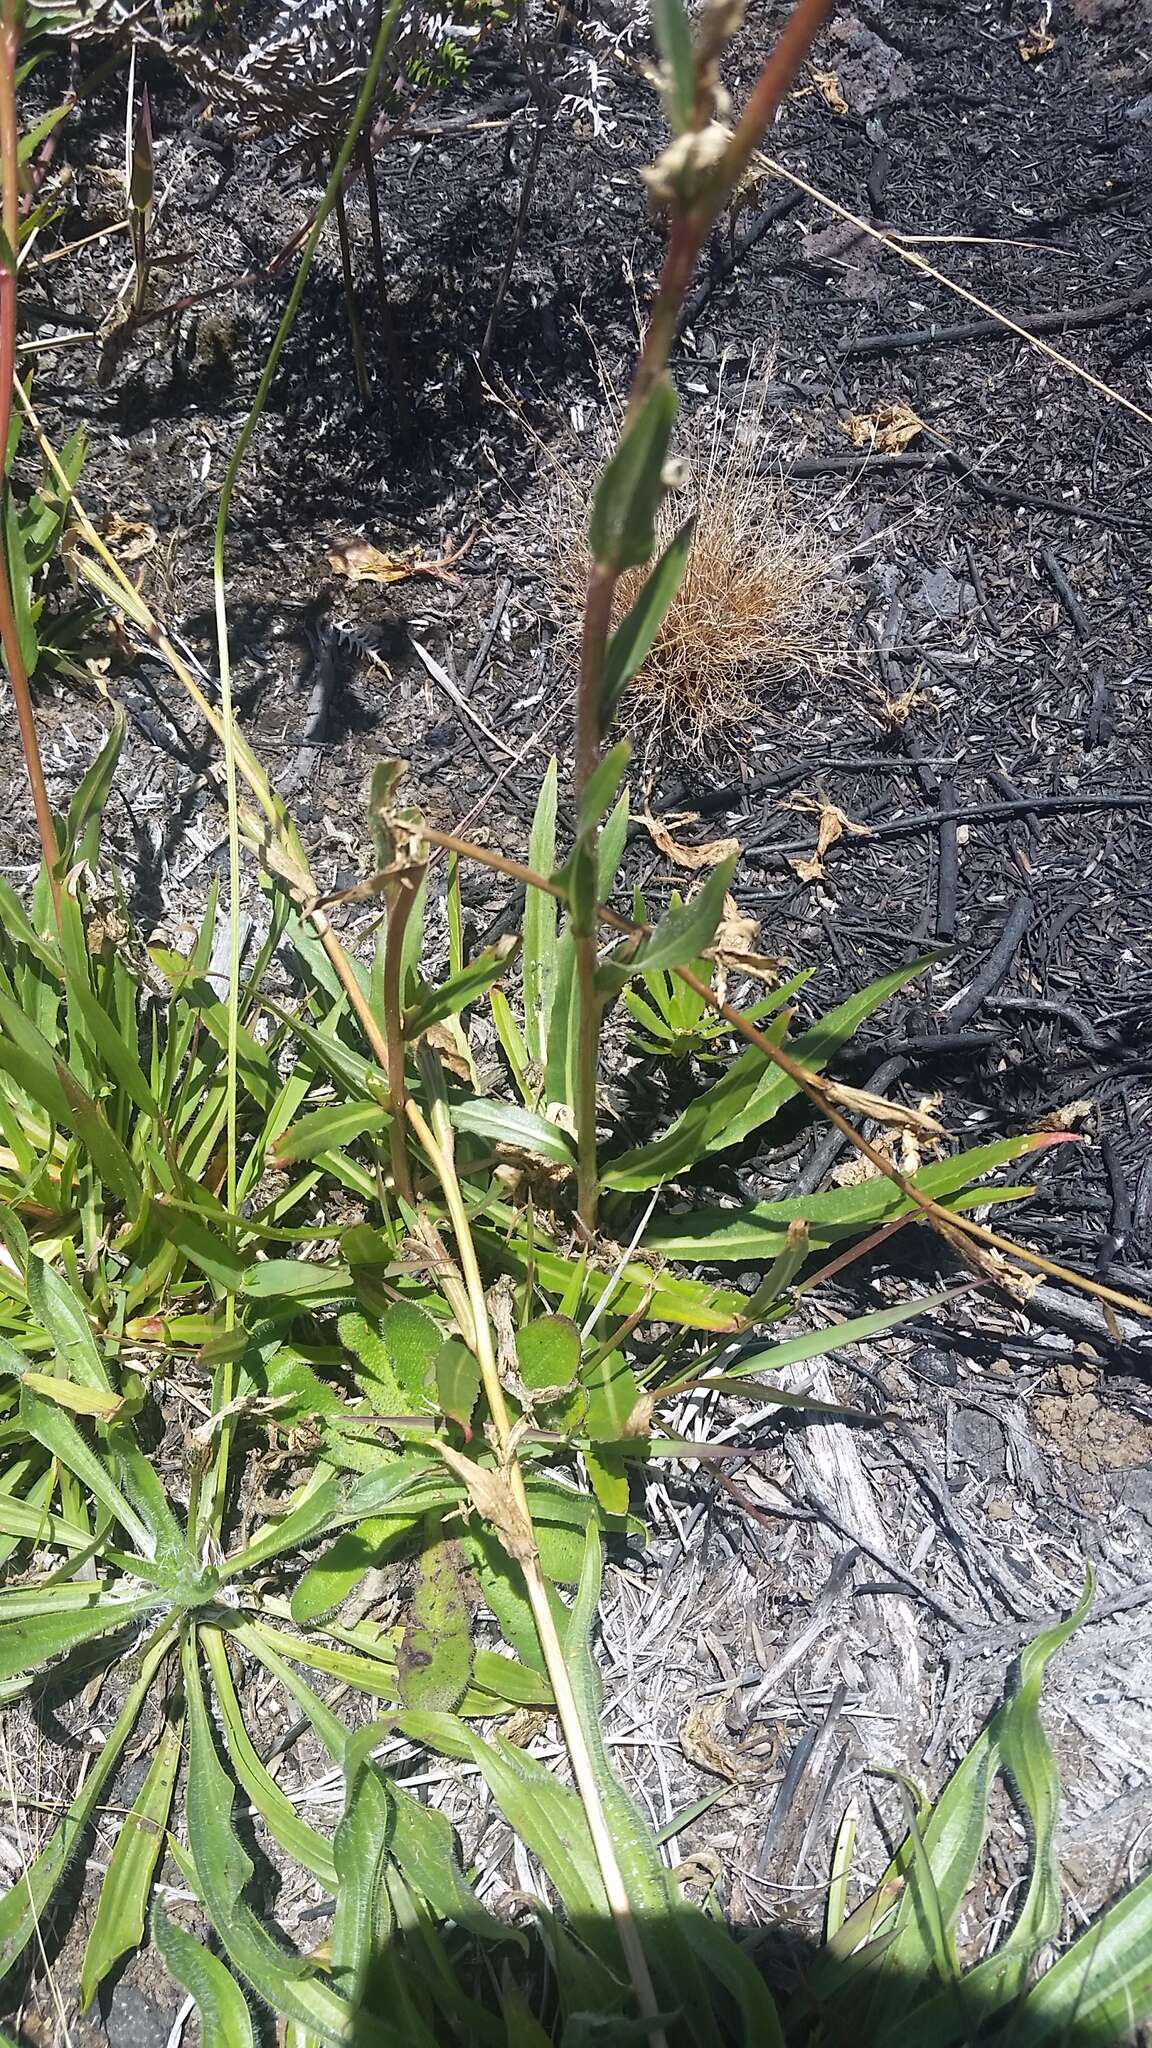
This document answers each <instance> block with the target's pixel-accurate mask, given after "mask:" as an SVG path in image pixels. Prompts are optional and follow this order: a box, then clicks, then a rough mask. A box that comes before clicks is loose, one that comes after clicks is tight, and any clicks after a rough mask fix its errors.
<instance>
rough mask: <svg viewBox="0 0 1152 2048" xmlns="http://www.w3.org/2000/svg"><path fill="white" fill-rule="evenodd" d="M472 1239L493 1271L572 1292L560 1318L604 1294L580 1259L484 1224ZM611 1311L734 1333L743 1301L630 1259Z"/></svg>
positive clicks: (597, 1276)
mask: <svg viewBox="0 0 1152 2048" xmlns="http://www.w3.org/2000/svg"><path fill="white" fill-rule="evenodd" d="M472 1235H473V1237H474V1239H475V1241H476V1244H477V1247H478V1248H479V1249H481V1250H482V1252H483V1255H484V1258H485V1259H486V1260H487V1261H488V1263H489V1264H491V1265H493V1266H495V1267H496V1268H497V1270H498V1271H500V1272H503V1273H511V1274H512V1275H513V1276H514V1277H515V1278H516V1279H523V1278H525V1277H526V1275H527V1274H528V1273H529V1272H531V1274H532V1277H533V1280H534V1283H535V1285H536V1286H537V1287H539V1288H541V1289H542V1291H543V1292H544V1293H546V1294H551V1295H554V1296H556V1297H558V1298H561V1299H566V1298H567V1297H569V1295H570V1293H571V1291H572V1289H573V1284H574V1283H576V1282H579V1283H582V1284H579V1285H578V1286H577V1287H576V1290H575V1291H576V1302H575V1306H573V1305H572V1303H571V1302H570V1301H569V1303H568V1308H567V1309H566V1313H572V1314H575V1313H577V1311H578V1310H579V1309H580V1308H583V1310H584V1312H585V1313H587V1311H588V1310H589V1309H590V1308H593V1307H595V1306H596V1305H597V1303H598V1302H599V1301H600V1299H601V1297H602V1295H603V1294H604V1290H605V1285H606V1282H607V1278H608V1276H607V1275H606V1274H604V1273H602V1272H601V1271H600V1270H599V1269H598V1268H596V1267H591V1268H589V1266H588V1265H587V1262H586V1260H585V1261H582V1260H580V1259H568V1258H565V1257H564V1255H563V1254H562V1253H561V1252H555V1251H551V1250H549V1249H546V1248H545V1247H543V1246H540V1245H535V1244H534V1245H531V1246H529V1244H528V1243H527V1241H526V1240H525V1239H523V1238H519V1237H505V1236H503V1235H501V1234H500V1233H499V1232H497V1231H496V1230H493V1229H491V1228H490V1227H489V1226H488V1225H486V1224H474V1225H473V1229H472ZM612 1307H613V1310H614V1311H616V1312H618V1313H619V1314H620V1315H622V1316H626V1315H631V1314H632V1313H633V1312H634V1310H636V1309H639V1308H642V1307H646V1308H647V1310H648V1312H649V1313H650V1314H651V1316H652V1319H653V1321H655V1322H662V1323H679V1324H680V1325H682V1327H683V1328H684V1329H688V1330H713V1331H717V1332H720V1331H725V1330H734V1329H737V1328H738V1327H739V1326H740V1323H741V1320H742V1318H743V1314H744V1310H745V1307H746V1302H745V1299H744V1296H743V1295H742V1294H731V1293H728V1292H726V1291H725V1290H724V1289H723V1288H720V1287H713V1286H710V1285H709V1284H708V1283H707V1282H705V1281H701V1280H686V1279H683V1278H681V1277H680V1276H679V1275H678V1274H675V1273H665V1272H659V1273H658V1272H657V1271H656V1270H655V1269H654V1268H653V1267H652V1266H646V1265H645V1264H644V1263H643V1261H642V1260H638V1259H630V1260H629V1262H628V1264H627V1265H626V1266H624V1267H623V1268H622V1269H621V1271H620V1273H619V1275H618V1276H617V1278H616V1283H615V1287H614V1290H613V1294H612Z"/></svg>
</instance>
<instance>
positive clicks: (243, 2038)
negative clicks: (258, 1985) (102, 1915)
mask: <svg viewBox="0 0 1152 2048" xmlns="http://www.w3.org/2000/svg"><path fill="white" fill-rule="evenodd" d="M152 1939H153V1941H154V1942H155V1944H156V1947H157V1949H158V1951H159V1953H160V1959H161V1961H162V1962H163V1964H164V1968H165V1969H166V1970H167V1972H168V1975H169V1976H170V1977H172V1978H173V1979H174V1980H175V1982H176V1983H177V1984H179V1986H180V1988H181V1990H182V1991H186V1992H187V1993H188V1995H189V1997H190V1998H193V1999H195V2001H196V2017H197V2019H198V2021H199V2023H200V2048H255V2037H254V2035H253V2032H252V2015H251V2013H250V2012H249V2010H248V2002H247V2000H246V1999H245V1997H244V1993H243V1992H242V1991H241V1989H240V1986H239V1985H238V1984H237V1982H236V1979H235V1978H234V1977H233V1975H232V1974H231V1971H229V1970H228V1969H226V1968H225V1966H224V1964H223V1963H222V1962H221V1961H220V1958H219V1956H214V1955H213V1953H212V1951H211V1949H209V1948H205V1946H204V1944H203V1942H201V1941H197V1939H196V1937H195V1935H194V1934H189V1933H188V1931H187V1929H186V1928H184V1927H180V1926H178V1925H177V1923H176V1921H175V1920H170V1919H169V1918H168V1915H167V1913H166V1911H165V1909H164V1907H163V1905H162V1904H161V1902H160V1900H159V1899H157V1900H156V1901H155V1903H154V1904H153V1907H152Z"/></svg>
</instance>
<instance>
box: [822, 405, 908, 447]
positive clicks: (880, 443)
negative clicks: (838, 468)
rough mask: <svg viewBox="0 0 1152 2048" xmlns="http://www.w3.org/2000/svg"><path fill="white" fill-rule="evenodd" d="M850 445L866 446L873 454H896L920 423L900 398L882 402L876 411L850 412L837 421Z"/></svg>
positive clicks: (906, 444)
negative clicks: (886, 402) (884, 403)
mask: <svg viewBox="0 0 1152 2048" xmlns="http://www.w3.org/2000/svg"><path fill="white" fill-rule="evenodd" d="M840 430H841V432H842V433H844V434H847V436H848V439H849V440H850V441H851V443H852V446H853V447H854V448H867V449H869V450H870V451H872V452H873V453H875V454H877V455H899V454H901V453H902V451H903V450H904V449H905V448H907V447H909V446H910V444H911V443H912V442H913V441H914V440H915V439H916V437H917V435H918V434H922V433H923V432H924V422H923V420H922V419H921V418H920V415H919V413H917V412H914V411H913V410H912V407H911V406H910V405H907V404H905V402H904V400H903V399H902V398H895V399H893V400H891V401H890V403H889V404H887V405H882V406H881V407H880V409H879V411H878V412H850V413H849V414H848V415H847V417H846V418H845V419H842V420H841V422H840Z"/></svg>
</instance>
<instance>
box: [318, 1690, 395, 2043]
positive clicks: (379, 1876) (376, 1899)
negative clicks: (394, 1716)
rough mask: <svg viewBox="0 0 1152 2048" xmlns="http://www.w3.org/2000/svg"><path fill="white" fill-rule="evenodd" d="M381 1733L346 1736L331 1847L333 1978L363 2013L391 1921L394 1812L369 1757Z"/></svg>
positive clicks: (376, 1730) (374, 1730)
mask: <svg viewBox="0 0 1152 2048" xmlns="http://www.w3.org/2000/svg"><path fill="white" fill-rule="evenodd" d="M381 1733H382V1731H381V1730H380V1729H379V1728H377V1727H368V1728H358V1729H357V1730H356V1731H355V1732H354V1733H353V1734H350V1735H349V1736H348V1738H347V1741H346V1743H345V1746H344V1784H345V1797H344V1814H343V1818H342V1819H341V1821H340V1825H339V1827H338V1828H337V1830H336V1838H335V1841H334V1843H333V1852H334V1854H335V1858H336V1871H337V1875H338V1878H339V1889H338V1891H337V1894H336V1911H335V1913H334V1915H333V1919H332V1933H331V1937H330V1947H331V1954H332V1975H333V1977H334V1978H335V1981H336V1983H337V1985H338V1986H339V1988H340V1990H341V1991H342V1992H343V1994H344V1997H345V1998H346V1999H347V2000H348V2002H349V2004H350V2005H351V2006H353V2007H354V2008H356V2009H357V2010H363V2006H364V1995H365V1991H366V1990H367V1988H368V1985H369V1982H370V1979H371V1974H372V1970H373V1966H374V1964H375V1963H376V1962H377V1959H378V1958H379V1956H380V1955H381V1952H382V1951H383V1948H384V1946H385V1943H386V1942H387V1939H388V1935H389V1931H390V1923H391V1910H390V1906H389V1900H388V1889H387V1886H386V1884H385V1882H384V1876H385V1869H386V1865H387V1861H388V1853H389V1844H390V1841H391V1837H392V1828H393V1821H394V1818H395V1808H394V1806H393V1805H392V1802H391V1801H390V1799H389V1797H388V1791H387V1788H386V1786H385V1783H384V1779H383V1777H382V1775H381V1773H380V1772H379V1771H378V1770H377V1769H376V1768H375V1766H374V1764H373V1762H372V1755H371V1752H372V1749H373V1747H374V1746H375V1744H376V1743H378V1742H379V1741H380V1737H381Z"/></svg>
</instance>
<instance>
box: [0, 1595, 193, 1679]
mask: <svg viewBox="0 0 1152 2048" xmlns="http://www.w3.org/2000/svg"><path fill="white" fill-rule="evenodd" d="M162 1598H163V1596H162V1595H161V1594H160V1593H159V1592H149V1593H143V1594H138V1595H137V1596H136V1597H135V1598H127V1599H118V1600H110V1599H102V1600H100V1601H99V1602H98V1603H97V1604H96V1605H95V1606H92V1607H88V1608H81V1609H79V1610H70V1609H68V1608H64V1609H63V1610H61V1611H50V1612H48V1613H43V1614H30V1615H27V1616H25V1617H24V1618H23V1619H16V1618H13V1619H7V1620H5V1622H4V1625H3V1627H2V1628H0V1679H3V1678H14V1677H15V1676H16V1674H17V1673H18V1672H21V1671H37V1670H39V1669H40V1667H41V1666H42V1665H44V1664H48V1663H50V1662H51V1660H52V1658H53V1657H59V1656H61V1655H62V1654H63V1653H64V1652H65V1651H67V1650H74V1649H76V1648H78V1646H79V1645H80V1644H81V1643H89V1642H91V1641H92V1640H93V1638H94V1637H97V1636H106V1635H111V1634H112V1632H113V1631H114V1630H119V1629H125V1628H128V1627H129V1626H130V1625H131V1623H133V1622H135V1621H142V1620H143V1618H144V1616H145V1615H146V1614H151V1613H154V1612H155V1610H156V1609H157V1608H158V1607H159V1606H160V1605H161V1604H162Z"/></svg>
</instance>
